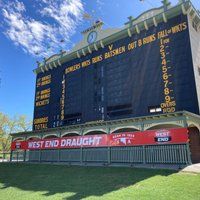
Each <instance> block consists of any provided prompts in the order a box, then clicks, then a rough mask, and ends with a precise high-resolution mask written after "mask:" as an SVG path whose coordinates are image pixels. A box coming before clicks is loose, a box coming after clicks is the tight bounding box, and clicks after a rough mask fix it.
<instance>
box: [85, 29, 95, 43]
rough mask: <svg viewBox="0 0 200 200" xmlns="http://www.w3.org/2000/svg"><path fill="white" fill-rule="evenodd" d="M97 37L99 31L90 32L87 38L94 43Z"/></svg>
mask: <svg viewBox="0 0 200 200" xmlns="http://www.w3.org/2000/svg"><path fill="white" fill-rule="evenodd" d="M96 39H97V32H96V31H92V32H90V33H89V35H88V38H87V41H88V43H93V42H94V41H95V40H96Z"/></svg>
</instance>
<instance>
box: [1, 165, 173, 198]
mask: <svg viewBox="0 0 200 200" xmlns="http://www.w3.org/2000/svg"><path fill="white" fill-rule="evenodd" d="M172 173H174V171H171V170H155V169H154V170H153V169H133V168H109V167H75V166H71V167H68V166H55V165H35V164H13V163H10V164H9V163H2V164H0V183H1V184H3V185H4V187H3V188H0V189H1V190H2V189H5V188H8V187H15V188H19V189H21V190H24V191H36V192H38V191H41V192H44V191H48V192H47V193H45V194H44V195H46V196H50V195H54V194H58V193H67V192H72V193H75V194H74V195H73V196H70V197H69V196H68V197H65V198H64V199H67V200H77V199H82V198H86V197H89V196H93V195H94V196H102V195H104V194H106V193H109V192H112V191H115V190H119V189H121V188H124V187H128V186H130V185H134V184H136V183H137V182H140V181H142V180H144V179H147V178H150V177H153V176H156V175H162V176H168V175H170V174H172ZM66 196H67V194H66Z"/></svg>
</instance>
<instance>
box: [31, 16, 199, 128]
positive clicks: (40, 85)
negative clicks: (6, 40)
mask: <svg viewBox="0 0 200 200" xmlns="http://www.w3.org/2000/svg"><path fill="white" fill-rule="evenodd" d="M188 28H189V27H188V22H187V16H184V15H179V16H177V17H174V18H172V19H169V20H168V21H167V23H165V22H163V23H159V24H158V26H157V27H155V26H153V27H151V28H149V30H143V31H141V32H140V34H134V35H132V37H128V36H127V37H126V38H123V39H120V40H117V41H115V42H113V43H110V44H109V45H107V46H105V47H104V48H101V49H99V50H98V51H93V52H92V53H91V54H89V53H88V54H87V55H86V56H82V57H81V58H76V59H73V60H71V61H69V62H66V63H64V64H62V66H60V67H58V68H54V69H52V70H49V71H47V72H44V73H39V74H38V75H37V80H36V95H35V109H34V124H33V129H34V130H38V129H45V128H53V127H59V126H66V125H72V124H82V123H88V122H92V121H107V120H114V119H123V118H130V117H138V116H147V115H152V114H159V113H172V112H176V111H182V110H186V111H190V112H192V113H197V114H198V113H199V108H198V101H197V94H196V87H195V80H194V71H193V63H192V55H191V46H190V39H189V29H188Z"/></svg>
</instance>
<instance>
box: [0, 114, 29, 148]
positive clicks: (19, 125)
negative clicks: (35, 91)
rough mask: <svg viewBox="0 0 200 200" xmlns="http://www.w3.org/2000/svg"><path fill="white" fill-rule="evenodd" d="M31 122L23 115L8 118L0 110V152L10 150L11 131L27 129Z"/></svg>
mask: <svg viewBox="0 0 200 200" xmlns="http://www.w3.org/2000/svg"><path fill="white" fill-rule="evenodd" d="M31 124H32V122H31V121H30V120H28V119H27V117H26V116H25V115H20V116H16V117H14V118H10V117H9V116H8V115H6V114H4V113H2V112H0V152H8V151H10V143H11V136H10V134H11V133H14V132H23V131H28V130H30V128H31Z"/></svg>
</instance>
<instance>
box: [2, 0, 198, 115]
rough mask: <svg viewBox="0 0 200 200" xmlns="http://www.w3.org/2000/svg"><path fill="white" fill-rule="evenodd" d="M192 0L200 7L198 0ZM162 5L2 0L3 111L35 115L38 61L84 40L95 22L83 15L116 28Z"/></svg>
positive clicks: (118, 0) (153, 0)
mask: <svg viewBox="0 0 200 200" xmlns="http://www.w3.org/2000/svg"><path fill="white" fill-rule="evenodd" d="M171 2H172V4H176V3H177V2H178V0H173V1H171ZM192 2H193V4H194V5H195V7H196V8H197V9H200V1H199V0H193V1H192ZM159 6H161V1H160V0H144V1H143V2H141V1H140V0H123V1H122V0H0V78H1V82H0V111H1V112H4V113H6V114H8V115H9V116H11V117H13V116H15V115H20V114H25V115H27V116H28V117H29V118H32V116H33V108H34V94H35V74H34V73H33V69H34V68H36V60H40V61H42V60H43V58H44V57H48V56H50V55H52V54H56V53H58V52H59V50H60V49H64V50H70V49H71V48H72V47H73V46H74V44H76V43H77V42H78V41H80V40H81V39H82V36H81V32H82V31H83V30H85V29H86V28H88V27H89V26H90V25H91V21H87V20H85V19H83V15H84V13H90V14H92V15H94V17H95V18H100V19H101V20H102V21H104V23H105V26H104V28H112V27H122V26H123V24H124V23H125V22H126V21H128V20H127V17H128V16H134V17H137V16H138V15H139V14H141V13H142V12H144V11H146V10H148V9H151V8H152V7H159ZM62 39H64V42H62V43H61V42H60V40H62Z"/></svg>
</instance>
